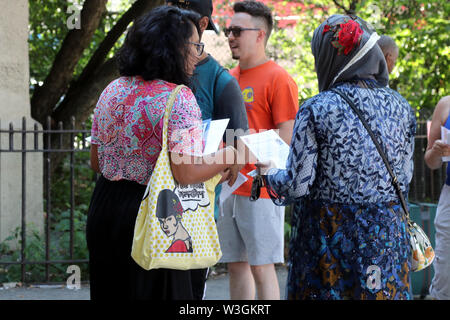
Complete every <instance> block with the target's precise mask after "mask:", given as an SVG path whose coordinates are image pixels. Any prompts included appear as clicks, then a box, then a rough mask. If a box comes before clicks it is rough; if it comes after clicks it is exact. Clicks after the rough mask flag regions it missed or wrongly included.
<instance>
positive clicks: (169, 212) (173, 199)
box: [156, 189, 183, 220]
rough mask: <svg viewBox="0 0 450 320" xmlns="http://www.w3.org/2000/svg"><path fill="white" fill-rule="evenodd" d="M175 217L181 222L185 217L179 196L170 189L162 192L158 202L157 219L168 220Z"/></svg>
mask: <svg viewBox="0 0 450 320" xmlns="http://www.w3.org/2000/svg"><path fill="white" fill-rule="evenodd" d="M170 216H174V217H175V219H177V220H181V218H182V216H183V206H182V205H181V202H180V199H179V198H178V196H177V194H176V193H175V192H173V191H172V190H170V189H164V190H161V192H160V193H159V195H158V200H157V202H156V217H157V218H160V219H167V218H168V217H170Z"/></svg>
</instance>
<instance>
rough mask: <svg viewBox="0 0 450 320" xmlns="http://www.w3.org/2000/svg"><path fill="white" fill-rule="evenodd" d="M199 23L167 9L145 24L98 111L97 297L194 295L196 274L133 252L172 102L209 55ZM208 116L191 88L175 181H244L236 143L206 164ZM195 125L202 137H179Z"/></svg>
mask: <svg viewBox="0 0 450 320" xmlns="http://www.w3.org/2000/svg"><path fill="white" fill-rule="evenodd" d="M198 19H199V16H198V15H197V14H196V13H194V12H190V11H185V10H180V9H178V8H176V7H167V6H163V7H159V8H156V9H154V10H152V11H151V12H150V13H148V14H146V15H144V16H143V17H142V18H140V19H139V20H138V21H136V22H135V24H134V25H133V27H132V28H131V29H130V30H129V31H128V34H127V37H126V40H125V43H124V45H123V47H122V48H121V50H120V52H119V53H118V56H117V61H118V65H119V70H120V74H121V77H120V78H118V79H116V80H114V81H112V82H111V83H110V84H109V85H108V86H107V87H106V88H105V89H104V91H103V93H102V94H101V96H100V98H99V101H98V103H97V106H96V108H95V110H94V118H93V124H92V147H91V166H92V168H93V169H94V170H96V171H97V172H99V173H101V176H100V178H99V180H98V181H97V184H96V187H95V189H94V192H93V195H92V199H91V204H90V207H89V213H88V221H87V228H86V229H87V230H86V235H87V245H88V249H89V269H90V288H91V299H193V298H194V295H193V291H196V288H195V285H194V284H193V282H192V281H191V280H192V279H191V272H190V270H187V271H180V270H169V269H154V270H149V271H147V270H144V269H142V268H141V267H140V266H138V265H137V264H136V263H135V262H134V260H133V259H132V257H131V248H132V241H133V234H134V226H135V221H136V217H137V214H138V210H139V205H140V203H141V200H142V197H143V195H144V192H145V189H146V185H147V183H148V181H149V179H150V176H151V175H152V171H153V169H154V167H155V164H156V160H157V159H158V156H159V153H160V151H161V146H162V131H163V118H164V110H165V108H166V104H167V101H168V98H169V96H170V94H171V92H172V91H173V90H174V89H175V88H176V87H177V85H181V84H183V85H187V86H189V84H190V77H191V75H192V74H193V71H194V68H195V64H196V63H197V62H198V58H199V56H200V55H201V54H202V51H203V44H202V43H199V35H198V29H199V26H198V24H197V21H198ZM201 119H202V118H201V112H200V109H199V107H198V105H197V102H196V100H195V98H194V95H193V93H192V91H191V89H189V88H188V87H184V88H182V89H181V90H180V92H179V93H178V95H177V97H176V99H175V102H174V104H173V107H172V113H171V115H170V118H169V123H168V140H169V141H168V149H169V153H170V160H171V169H172V173H173V177H174V178H175V180H176V181H177V182H178V183H179V184H192V183H200V182H203V181H206V180H208V179H210V178H212V177H214V176H215V175H217V174H218V173H223V176H224V178H223V180H225V179H229V180H230V181H229V183H234V180H235V179H236V175H237V172H238V168H237V166H234V165H233V162H232V163H227V162H226V161H225V160H226V159H233V157H234V159H235V160H234V161H236V150H235V149H234V148H232V147H228V148H225V149H222V150H220V151H218V152H217V153H215V154H213V155H210V156H209V159H208V161H202V160H204V159H202V156H201V154H202V149H199V148H200V147H201V146H202V143H201V140H199V141H198V139H201V123H202V122H201ZM192 128H193V129H192ZM186 130H187V131H189V132H190V133H192V134H189V135H180V134H176V133H177V132H186ZM192 137H193V138H192ZM193 140H194V141H193ZM196 142H197V143H196ZM198 142H199V143H198ZM174 156H176V158H174ZM197 158H200V159H197ZM174 159H175V160H176V161H174ZM198 160H200V161H198ZM225 170H228V171H227V172H225Z"/></svg>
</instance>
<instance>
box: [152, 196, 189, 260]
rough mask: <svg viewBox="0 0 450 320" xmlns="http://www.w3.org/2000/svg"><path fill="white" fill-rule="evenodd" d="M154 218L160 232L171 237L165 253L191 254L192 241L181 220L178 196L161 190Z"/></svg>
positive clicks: (181, 209)
mask: <svg viewBox="0 0 450 320" xmlns="http://www.w3.org/2000/svg"><path fill="white" fill-rule="evenodd" d="M156 217H157V218H158V220H159V223H160V226H161V230H162V231H163V232H164V233H165V234H166V235H167V236H168V237H173V240H172V243H171V244H170V247H169V248H168V249H167V250H166V253H173V252H177V253H178V252H181V253H192V252H193V250H192V239H191V236H190V235H189V233H188V232H187V230H186V228H185V227H184V226H183V224H182V222H181V220H182V218H183V206H182V205H181V202H180V199H179V198H178V196H177V195H176V194H175V193H174V192H173V191H172V190H170V189H164V190H162V191H161V192H160V193H159V195H158V202H157V205H156Z"/></svg>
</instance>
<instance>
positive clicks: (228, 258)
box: [217, 194, 285, 266]
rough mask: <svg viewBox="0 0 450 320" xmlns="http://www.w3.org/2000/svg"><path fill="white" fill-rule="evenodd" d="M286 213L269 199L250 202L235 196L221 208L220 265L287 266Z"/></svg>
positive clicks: (219, 223) (219, 222) (218, 228)
mask: <svg viewBox="0 0 450 320" xmlns="http://www.w3.org/2000/svg"><path fill="white" fill-rule="evenodd" d="M284 209H285V207H279V206H276V205H274V204H273V202H272V200H270V199H261V198H260V199H258V200H257V201H254V202H252V201H250V200H249V198H248V197H244V196H238V195H234V194H232V195H231V196H230V197H229V198H227V199H226V200H225V202H224V203H223V204H221V205H220V215H219V219H218V221H217V230H218V233H219V241H220V247H221V249H222V258H221V259H220V261H219V262H222V263H228V262H243V261H246V262H248V263H249V264H250V265H253V266H256V265H264V264H272V263H284Z"/></svg>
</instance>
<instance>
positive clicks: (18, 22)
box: [0, 0, 44, 241]
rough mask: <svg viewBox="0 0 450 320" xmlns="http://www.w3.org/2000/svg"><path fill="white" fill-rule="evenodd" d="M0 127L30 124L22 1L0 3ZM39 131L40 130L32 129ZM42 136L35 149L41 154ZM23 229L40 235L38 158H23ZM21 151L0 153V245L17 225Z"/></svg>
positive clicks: (1, 140) (16, 142) (30, 139)
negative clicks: (24, 218) (24, 219)
mask: <svg viewBox="0 0 450 320" xmlns="http://www.w3.org/2000/svg"><path fill="white" fill-rule="evenodd" d="M0 35H1V36H0V75H1V76H0V127H1V129H2V130H5V129H6V130H8V129H9V127H10V123H12V124H13V127H14V129H15V130H21V129H22V119H23V117H25V119H26V123H27V129H28V130H33V128H34V123H35V121H34V120H33V119H32V118H31V116H30V114H31V112H30V95H29V63H28V42H27V40H28V0H14V1H9V0H7V1H5V0H1V1H0ZM38 128H39V130H41V129H42V127H41V126H39V127H38ZM25 141H26V145H27V149H33V148H34V136H33V134H27V136H26V139H25ZM9 144H10V138H9V134H8V133H4V132H3V133H1V134H0V149H9V147H10V146H9ZM42 145H43V143H42V134H39V136H38V147H39V149H42ZM13 147H14V149H15V150H21V148H22V134H21V133H15V134H14V136H13ZM25 157H26V161H25V163H26V165H25V172H26V175H25V179H26V182H25V198H26V201H25V212H26V229H27V233H28V231H31V229H32V228H37V230H40V231H42V230H43V223H44V219H43V215H44V212H43V183H42V182H43V154H42V153H41V152H27V153H25ZM22 160H23V158H22V153H21V152H14V153H8V152H0V241H3V240H4V239H5V238H6V237H8V236H10V235H11V232H12V231H14V230H15V229H16V228H17V227H21V222H22V163H23V161H22Z"/></svg>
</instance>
